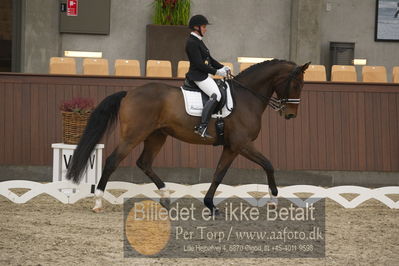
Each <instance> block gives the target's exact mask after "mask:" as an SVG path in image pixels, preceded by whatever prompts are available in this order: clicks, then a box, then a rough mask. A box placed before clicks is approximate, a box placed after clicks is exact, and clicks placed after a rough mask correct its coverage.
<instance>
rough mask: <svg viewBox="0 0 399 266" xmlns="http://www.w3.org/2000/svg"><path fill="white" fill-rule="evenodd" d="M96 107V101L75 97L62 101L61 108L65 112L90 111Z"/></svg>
mask: <svg viewBox="0 0 399 266" xmlns="http://www.w3.org/2000/svg"><path fill="white" fill-rule="evenodd" d="M93 109H94V102H93V100H92V99H88V98H74V99H72V100H69V101H64V102H62V103H61V106H60V110H61V111H64V112H75V113H90V112H91V111H92V110H93Z"/></svg>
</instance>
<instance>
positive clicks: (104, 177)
mask: <svg viewBox="0 0 399 266" xmlns="http://www.w3.org/2000/svg"><path fill="white" fill-rule="evenodd" d="M138 143H140V142H139V141H136V142H134V143H132V142H128V141H122V142H121V143H119V145H118V147H116V149H115V150H114V151H113V152H112V154H111V155H110V156H108V158H107V160H106V162H105V166H104V170H103V172H102V174H101V178H100V181H99V182H98V185H97V189H96V192H95V196H96V203H95V206H94V208H93V211H94V212H100V211H102V197H103V194H104V190H105V187H106V185H107V182H108V179H109V177H110V176H111V174H112V173H113V172H114V171H115V169H116V168H117V167H118V165H119V163H120V162H121V161H122V160H123V159H125V157H126V156H127V155H128V154H129V152H130V151H131V150H132V149H133V148H134V147H135V146H136V145H137V144H138Z"/></svg>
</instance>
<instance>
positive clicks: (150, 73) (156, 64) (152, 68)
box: [146, 60, 172, 78]
mask: <svg viewBox="0 0 399 266" xmlns="http://www.w3.org/2000/svg"><path fill="white" fill-rule="evenodd" d="M146 76H147V77H157V78H158V77H163V78H171V77H172V63H171V62H170V61H166V60H148V61H147V67H146Z"/></svg>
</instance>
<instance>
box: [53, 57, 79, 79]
mask: <svg viewBox="0 0 399 266" xmlns="http://www.w3.org/2000/svg"><path fill="white" fill-rule="evenodd" d="M49 74H71V75H74V74H76V61H75V58H69V57H51V58H50V63H49Z"/></svg>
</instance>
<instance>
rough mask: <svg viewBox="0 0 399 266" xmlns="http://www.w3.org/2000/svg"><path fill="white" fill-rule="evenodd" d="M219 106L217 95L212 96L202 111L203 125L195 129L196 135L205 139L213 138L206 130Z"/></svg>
mask: <svg viewBox="0 0 399 266" xmlns="http://www.w3.org/2000/svg"><path fill="white" fill-rule="evenodd" d="M217 105H218V101H217V100H216V94H212V95H211V97H210V98H209V100H208V101H207V102H206V103H205V105H204V109H203V110H202V116H201V123H200V124H199V125H198V126H196V127H195V133H197V134H198V135H200V136H201V137H203V138H213V137H212V136H211V135H209V134H207V132H206V130H207V128H208V123H209V120H210V119H211V116H212V113H213V111H214V110H215V108H216V106H217Z"/></svg>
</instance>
